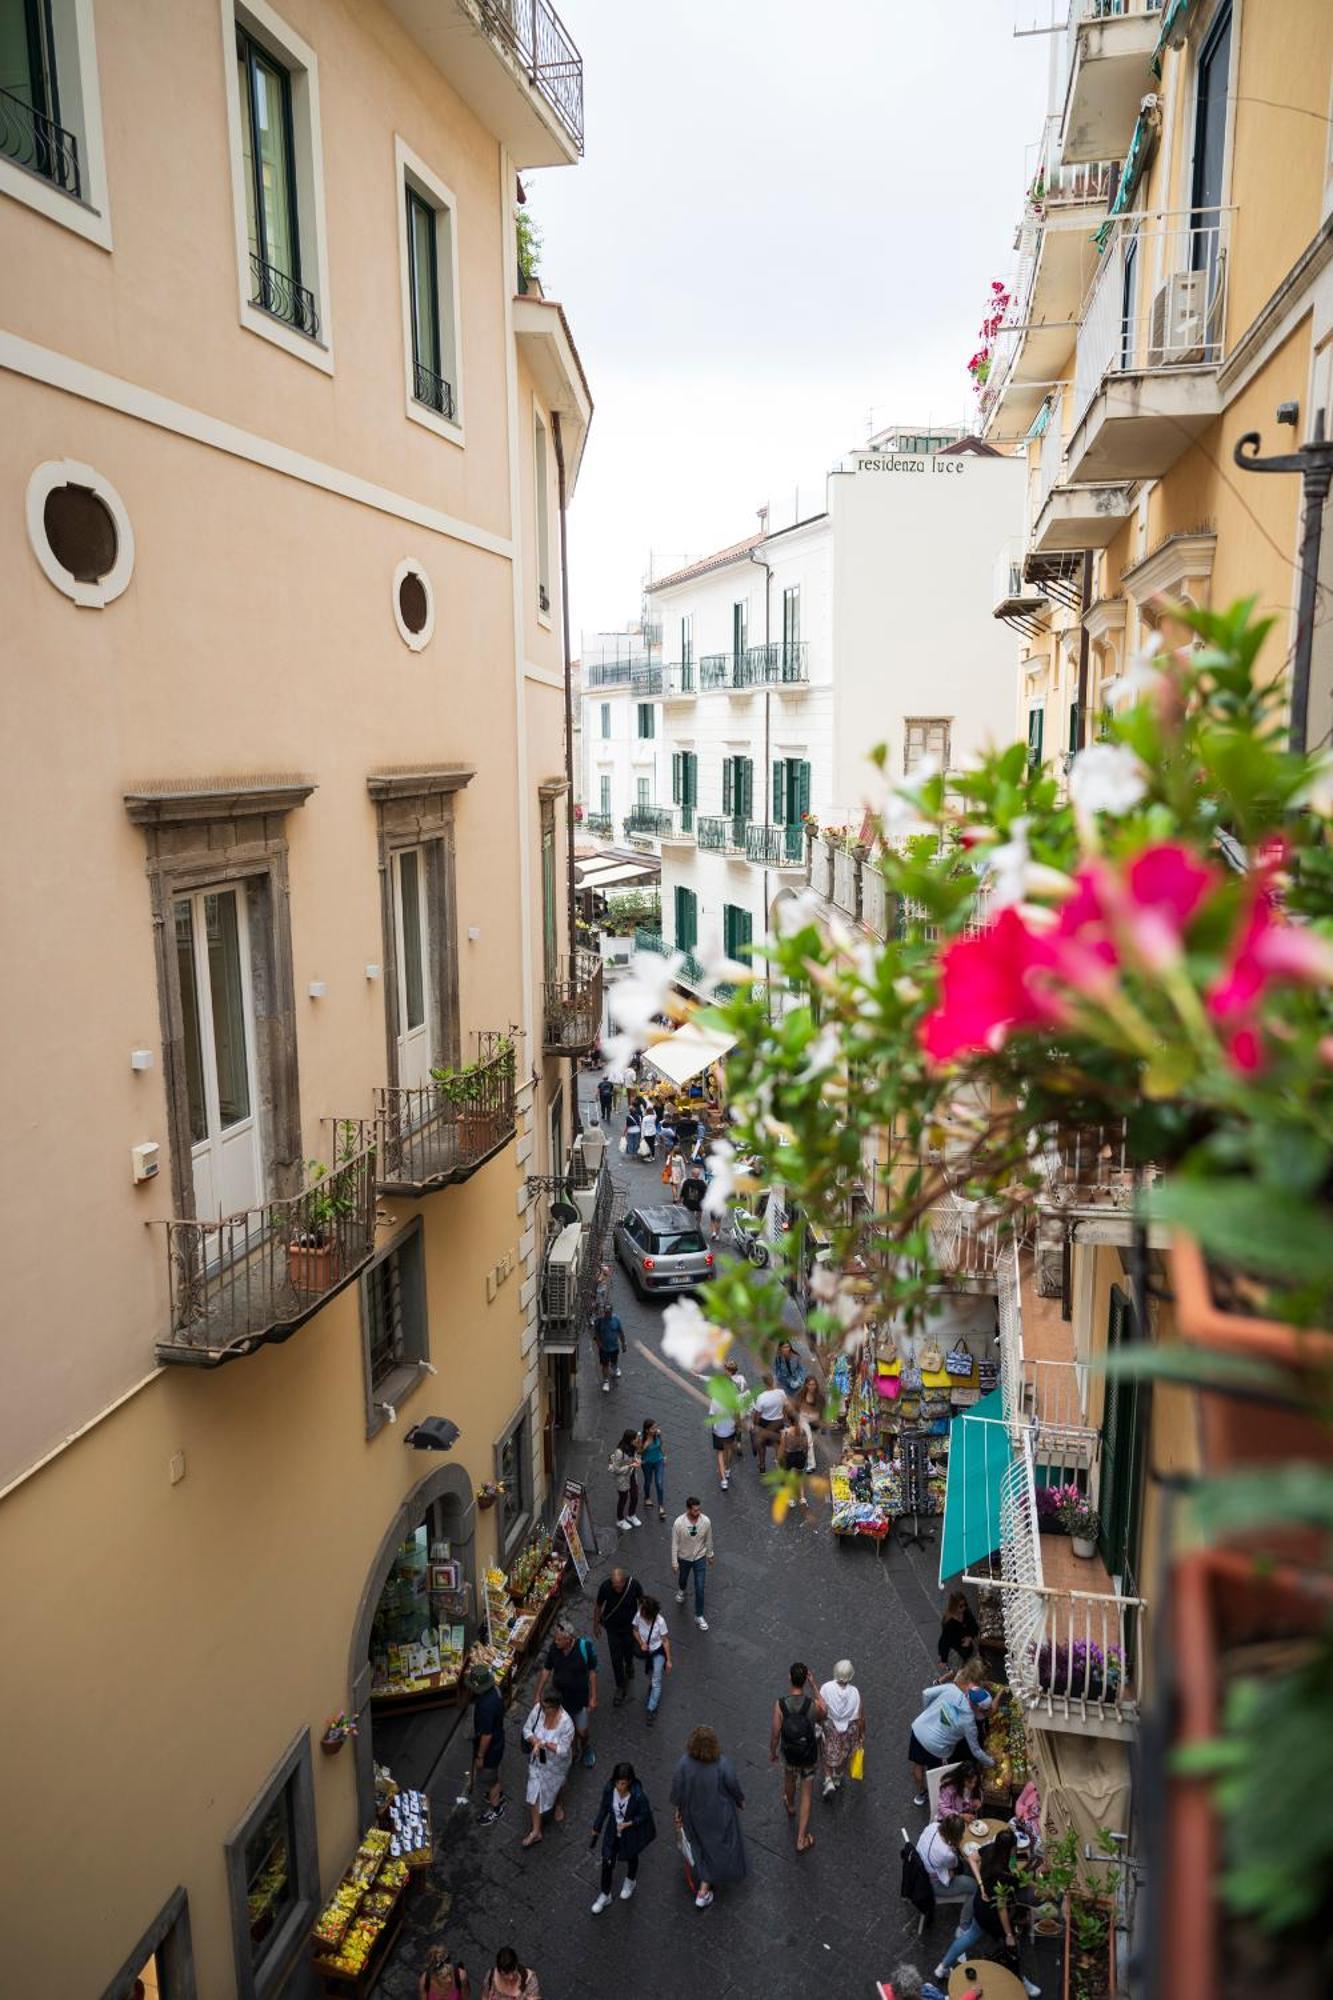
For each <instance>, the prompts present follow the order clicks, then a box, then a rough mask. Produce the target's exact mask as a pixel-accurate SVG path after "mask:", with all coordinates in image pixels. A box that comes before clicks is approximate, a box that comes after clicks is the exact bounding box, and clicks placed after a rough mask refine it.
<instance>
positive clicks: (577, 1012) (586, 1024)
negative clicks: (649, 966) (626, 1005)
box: [542, 951, 602, 1056]
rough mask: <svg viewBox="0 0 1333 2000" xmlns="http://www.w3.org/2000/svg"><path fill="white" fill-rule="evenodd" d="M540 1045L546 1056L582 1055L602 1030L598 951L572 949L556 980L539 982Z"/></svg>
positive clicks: (600, 974) (600, 968)
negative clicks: (540, 994)
mask: <svg viewBox="0 0 1333 2000" xmlns="http://www.w3.org/2000/svg"><path fill="white" fill-rule="evenodd" d="M542 1023H543V1027H542V1046H543V1048H544V1049H545V1050H546V1052H547V1054H548V1055H567V1056H572V1055H582V1054H583V1053H584V1051H585V1050H586V1049H590V1048H591V1047H592V1046H593V1043H594V1042H595V1041H596V1040H597V1037H598V1035H599V1034H600V1033H601V1029H602V959H601V954H600V952H595V951H576V952H575V953H574V955H573V957H572V958H570V959H567V960H566V962H565V966H564V970H563V972H562V975H561V976H560V977H559V978H558V979H548V980H546V981H544V982H543V985H542Z"/></svg>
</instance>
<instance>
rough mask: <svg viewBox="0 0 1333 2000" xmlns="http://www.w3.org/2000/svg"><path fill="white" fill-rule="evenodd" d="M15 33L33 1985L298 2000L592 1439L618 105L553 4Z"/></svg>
mask: <svg viewBox="0 0 1333 2000" xmlns="http://www.w3.org/2000/svg"><path fill="white" fill-rule="evenodd" d="M131 15H132V18H131ZM39 16H40V20H39V18H38V17H39ZM534 22H535V23H536V25H537V30H538V40H537V46H536V47H535V48H534V47H533V46H532V44H531V37H532V27H533V24H534ZM34 23H36V25H35V26H34V25H33V24H34ZM3 24H4V26H3V32H4V36H5V50H4V54H5V68H4V72H3V74H4V89H3V91H0V261H2V263H3V268H4V270H5V271H6V273H7V274H8V280H9V281H8V283H7V284H6V286H5V288H4V302H3V306H2V307H0V411H2V412H3V415H2V419H0V467H2V468H3V470H2V471H0V478H2V479H3V482H4V490H5V492H6V494H7V496H8V497H7V502H6V505H5V507H4V509H3V522H4V527H3V529H2V530H0V579H2V581H0V591H2V592H3V599H2V601H3V606H4V655H3V681H4V695H5V713H6V741H7V744H8V749H9V787H8V798H7V827H8V838H7V841H6V853H5V862H4V867H3V878H2V879H3V890H4V923H5V935H6V940H7V949H6V952H5V956H4V969H3V976H2V983H0V1018H3V1020H4V1022H5V1026H6V1035H7V1042H8V1047H9V1060H8V1062H7V1064H6V1068H5V1087H4V1121H3V1122H4V1127H5V1130H6V1132H7V1134H8V1137H9V1144H8V1145H7V1147H6V1149H5V1163H4V1169H3V1172H4V1180H5V1194H6V1200H5V1210H6V1213H7V1214H8V1215H9V1217H10V1224H9V1227H8V1229H7V1232H6V1241H5V1248H4V1257H5V1268H6V1286H5V1292H6V1300H5V1315H4V1349H3V1351H4V1382H5V1394H4V1397H3V1403H2V1405H0V1575H2V1576H3V1578H4V1589H5V1598H6V1605H7V1609H8V1619H7V1639H6V1644H5V1647H4V1659H3V1665H2V1666H0V1689H2V1690H3V1705H4V1710H5V1713H6V1716H7V1718H8V1723H7V1727H6V1730H5V1733H4V1750H3V1756H2V1761H0V1769H2V1770H3V1778H4V1789H5V1795H6V1797H7V1799H8V1800H9V1801H10V1829H9V1834H8V1836H7V1838H6V1841H5V1850H6V1859H5V1865H4V1869H3V1871H2V1873H3V1887H0V1930H3V1934H4V1939H5V1944H4V1963H5V1982H6V1983H7V1984H8V1983H9V1982H13V1990H14V1991H15V1992H20V1991H21V1992H32V1993H36V1992H43V1993H48V1994H52V1995H57V1994H58V1995H61V1996H69V2000H74V1996H76V1995H78V1996H83V1995H97V1994H102V1993H105V1994H107V1995H109V1996H110V1995H118V1994H120V1993H123V1992H126V1991H128V1990H129V1987H130V1986H131V1985H132V1983H133V1977H134V1974H135V1973H136V1972H137V1971H138V1970H139V1969H140V1968H141V1967H142V1966H143V1965H144V1964H145V1963H146V1962H147V1961H149V1960H151V1959H152V1958H153V1957H154V1954H155V1955H156V1972H157V1975H158V1978H159V1981H160V1985H161V1990H162V1992H163V1993H164V1994H166V1995H169V1996H173V2000H178V1996H184V1995H191V1994H194V1993H196V1992H198V1993H200V1994H203V1995H207V1996H210V1997H211V1996H215V1995H216V1996H228V1995H232V1994H237V1995H242V1996H249V1995H268V1994H271V1993H276V1992H278V1991H280V1990H285V1989H288V1988H291V1987H292V1984H293V1978H294V1975H296V1974H297V1970H298V1968H299V1967H300V1966H301V1964H302V1963H303V1960H304V1959H305V1957H306V1955H307V1937H308V1928H309V1922H310V1919H311V1916H312V1914H313V1912H314V1910H315V1909H316V1908H317V1906H318V1901H319V1899H320V1897H321V1893H322V1892H327V1891H328V1889H329V1888H330V1886H331V1884H332V1883H333V1882H334V1881H335V1880H336V1879H337V1877H338V1875H339V1873H340V1871H341V1870H342V1868H343V1867H344V1865H345V1864H346V1861H347V1859H348V1856H349V1854H350V1852H351V1850H352V1848H353V1846H354V1844H355V1841H356V1838H357V1835H358V1831H359V1829H360V1828H362V1827H363V1826H364V1825H365V1824H366V1822H367V1819H368V1816H369V1811H370V1805H371V1758H372V1752H373V1747H374V1735H375V1731H374V1723H373V1718H372V1710H371V1706H370V1700H369V1685H370V1669H369V1664H368V1658H367V1653H368V1638H369V1621H370V1618H371V1615H372V1613H373V1611H374V1609H375V1605H376V1602H377V1599H378V1594H379V1591H380V1587H381V1585H382V1584H383V1583H384V1580H385V1578H386V1576H387V1574H388V1571H389V1568H390V1565H391V1563H392V1561H393V1557H394V1554H395V1551H396V1550H397V1548H398V1546H399V1544H400V1543H401V1542H402V1541H403V1539H404V1537H405V1536H407V1535H410V1534H411V1533H412V1532H413V1531H414V1530H415V1529H417V1528H418V1527H420V1526H422V1525H425V1526H427V1527H428V1529H429V1531H430V1534H431V1536H432V1538H433V1539H434V1538H439V1539H447V1540H449V1541H450V1542H451V1543H452V1545H453V1551H454V1555H455V1556H456V1557H457V1558H459V1559H461V1561H462V1562H463V1565H464V1570H465V1573H466V1575H467V1576H468V1577H469V1578H470V1579H471V1580H472V1581H473V1582H474V1583H475V1581H476V1578H477V1577H478V1575H479V1573H480V1570H481V1568H482V1566H483V1565H484V1564H486V1563H488V1562H491V1561H492V1560H494V1559H503V1557H504V1556H505V1554H506V1552H507V1551H510V1550H512V1549H515V1548H517V1547H518V1546H519V1545H520V1543H521V1542H522V1540H523V1538H524V1536H525V1534H526V1532H527V1530H528V1528H529V1527H530V1526H531V1524H532V1523H533V1522H535V1521H536V1520H537V1519H538V1517H539V1516H541V1515H542V1513H543V1512H544V1511H545V1510H547V1508H548V1506H549V1501H550V1492H551V1485H552V1477H553V1468H554V1466H555V1464H556V1462H557V1459H558V1453H559V1439H560V1427H561V1425H563V1424H567V1423H568V1421H569V1418H570V1413H571V1404H572V1395H573V1384H572V1364H571V1362H570V1360H569V1358H568V1356H567V1355H564V1356H559V1357H557V1356H553V1355H548V1354H547V1353H545V1352H544V1351H543V1340H542V1328H541V1323H540V1317H539V1278H540V1262H541V1256H542V1250H543V1234H544V1230H545V1224H546V1206H545V1204H546V1197H545V1195H544V1194H543V1193H541V1192H540V1191H537V1190H534V1189H533V1188H532V1187H530V1185H529V1176H534V1175H544V1176H549V1175H551V1174H552V1173H554V1172H559V1171H563V1169H564V1166H565V1163H566V1156H567V1154H568V1151H569V1146H570V1141H571V1136H572V1134H571V1127H572V1103H571V1094H572V1089H573V1082H572V1076H571V1072H570V1067H569V1063H568V1060H567V1056H568V1054H569V1053H570V1052H572V1051H573V1050H575V1049H576V1048H577V1047H579V1046H580V1045H581V1044H582V1043H583V1042H585V1041H586V1040H587V1039H588V1038H589V1034H590V1031H586V1022H585V1020H584V1018H583V1015H582V1014H581V1013H580V1002H581V1000H583V999H586V998H588V997H589V996H588V994H587V992H586V991H585V988H586V986H587V985H588V982H587V981H585V980H583V979H582V978H581V976H578V975H577V972H576V976H575V978H574V981H573V983H572V984H571V983H570V968H569V966H568V964H567V962H566V959H567V953H568V928H567V912H568V899H567V894H566V882H567V875H566V865H567V841H566V824H567V822H566V804H567V800H566V784H567V777H568V769H567V761H566V749H565V740H564V738H565V690H564V666H565V646H564V638H563V632H562V623H563V618H562V610H563V607H562V596H561V564H560V555H561V534H562V508H563V503H564V502H565V501H567V500H568V498H569V497H570V496H571V495H572V494H573V491H574V487H575V483H576V480H577V476H578V469H579V461H580V457H581V454H582V450H583V444H584V438H585V435H586V432H587V428H588V423H589V420H590V415H591V403H590V399H589V394H588V389H587V385H586V382H585V380H584V377H583V373H582V369H581V367H580V364H579V360H578V356H577V353H576V351H575V349H574V345H573V342H572V339H571V337H570V333H569V328H568V326H567V324H566V321H565V317H564V314H563V312H562V311H561V309H560V307H559V306H558V305H557V304H555V303H554V302H553V301H550V300H547V299H545V298H543V297H542V296H541V294H540V290H539V289H538V290H537V291H535V292H529V293H526V294H524V295H522V296H519V295H518V292H517V284H516V258H515V243H514V201H515V191H516V175H517V170H518V169H520V168H524V167H528V166H537V165H556V164H560V163H572V162H573V161H574V160H576V159H577V157H578V156H579V154H580V152H581V150H582V69H581V63H580V60H579V57H578V53H577V50H575V49H574V48H573V47H572V45H571V44H569V42H568V40H567V37H565V35H564V31H563V29H562V28H561V27H560V24H559V22H558V20H557V19H556V17H555V16H554V14H553V13H552V11H551V9H550V7H549V6H548V5H547V0H538V4H537V6H536V8H535V11H534V10H531V9H528V8H524V9H523V10H522V11H521V15H520V13H519V11H517V10H514V9H512V8H511V7H508V6H504V5H496V4H491V0H435V4H433V5H431V6H421V5H418V4H415V0H354V4H352V5H342V6H333V5H330V4H327V0H283V6H282V11H281V12H279V11H277V10H275V9H274V8H273V7H271V6H270V5H268V4H267V0H172V4H167V0H148V4H147V5H145V6H142V7H139V8H136V9H134V10H130V11H128V12H127V11H126V10H123V9H118V8H115V7H112V6H109V5H107V4H106V0H51V4H50V6H49V8H48V9H46V10H42V9H29V10H27V12H26V13H25V10H24V9H22V8H17V9H14V8H6V9H5V10H4V12H3ZM48 30H49V32H48ZM11 43H12V44H13V46H10V44H11ZM11 79H13V80H14V81H13V83H12V86H11ZM592 1019H593V1024H594V1026H595V1020H596V1014H595V1011H594V1013H593V1016H592ZM479 1062H480V1064H481V1067H480V1068H478V1069H473V1068H472V1067H471V1066H472V1065H475V1064H478V1063H479ZM441 1066H443V1067H444V1068H446V1069H448V1070H453V1071H455V1072H457V1071H463V1072H464V1074H462V1075H459V1076H456V1078H455V1080H454V1081H453V1082H452V1083H451V1084H450V1085H449V1086H448V1087H447V1088H446V1089H444V1090H440V1089H438V1088H437V1086H436V1084H435V1082H434V1081H433V1078H432V1075H431V1072H432V1069H433V1068H438V1067H441ZM43 1106H45V1109H44V1110H43V1109H42V1107H43ZM39 1111H40V1113H41V1115H40V1116H39V1115H38V1114H39ZM316 1162H318V1163H320V1167H322V1168H324V1169H328V1170H329V1171H328V1173H327V1174H325V1175H324V1177H323V1178H321V1177H320V1167H316V1166H315V1165H314V1164H313V1163H316ZM428 1416H438V1417H444V1418H447V1419H448V1420H450V1422H452V1423H453V1424H454V1425H456V1426H457V1428H458V1433H459V1435H458V1438H457V1441H456V1442H455V1443H454V1445H453V1448H452V1450H451V1451H449V1452H447V1453H446V1454H445V1455H443V1456H437V1455H433V1454H431V1453H430V1452H426V1451H420V1450H417V1449H413V1448H409V1447H408V1445H407V1437H408V1433H409V1430H410V1428H411V1427H412V1426H413V1425H414V1424H415V1423H416V1422H418V1421H419V1420H421V1419H424V1418H426V1417H428ZM487 1481H503V1482H504V1484H505V1485H506V1486H507V1489H508V1490H507V1492H505V1493H504V1494H503V1495H502V1496H501V1499H500V1501H499V1503H498V1504H497V1505H495V1506H494V1507H493V1508H491V1509H490V1510H489V1511H478V1510H477V1509H476V1508H475V1506H474V1500H473V1495H474V1492H475V1490H476V1489H477V1488H478V1487H480V1486H481V1485H482V1484H483V1483H484V1482H487ZM342 1710H353V1711H355V1712H356V1713H357V1714H358V1715H359V1718H360V1722H361V1733H360V1736H359V1737H358V1739H357V1740H356V1741H355V1743H354V1744H352V1745H351V1746H350V1747H349V1748H347V1749H346V1750H345V1751H344V1752H343V1753H342V1754H341V1755H338V1756H334V1757H322V1756H320V1755H319V1753H318V1749H317V1748H316V1747H315V1746H316V1745H317V1741H318V1738H319V1736H320V1734H321V1731H322V1729H323V1726H324V1723H325V1721H326V1719H327V1718H328V1717H329V1716H331V1715H333V1714H335V1713H336V1712H338V1711H342ZM20 1802H21V1803H20ZM261 1865H262V1868H263V1870H264V1871H265V1880H264V1883H263V1884H262V1885H260V1886H259V1887H257V1886H256V1880H255V1871H256V1869H257V1868H258V1867H260V1866H261ZM257 1909H258V1916H256V1910H257ZM295 1983H296V1984H297V1985H299V1984H300V1978H299V1976H297V1977H296V1981H295Z"/></svg>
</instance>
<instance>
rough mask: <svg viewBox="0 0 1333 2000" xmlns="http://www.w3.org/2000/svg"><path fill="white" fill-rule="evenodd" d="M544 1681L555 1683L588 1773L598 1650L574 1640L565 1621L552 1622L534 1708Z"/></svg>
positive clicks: (593, 1755) (586, 1641)
mask: <svg viewBox="0 0 1333 2000" xmlns="http://www.w3.org/2000/svg"><path fill="white" fill-rule="evenodd" d="M547 1681H554V1682H555V1691H556V1693H557V1694H558V1695H559V1697H560V1700H561V1703H562V1705H563V1707H564V1711H565V1714H566V1715H567V1716H569V1718H570V1720H571V1721H572V1722H573V1724H574V1734H575V1737H576V1738H577V1742H578V1748H579V1751H580V1753H581V1755H582V1758H583V1762H584V1763H585V1764H586V1765H587V1766H588V1768H589V1769H591V1768H592V1766H593V1765H594V1764H595V1763H596V1762H597V1752H596V1751H595V1750H594V1749H593V1747H592V1745H591V1744H590V1743H589V1741H588V1729H589V1718H590V1717H591V1715H592V1711H593V1710H594V1709H595V1708H596V1706H597V1648H596V1646H594V1645H593V1643H592V1640H591V1639H576V1638H575V1636H574V1627H573V1626H572V1625H571V1624H570V1622H569V1620H568V1618H557V1619H556V1621H555V1629H554V1631H553V1632H552V1634H551V1649H550V1651H549V1652H548V1653H547V1655H546V1659H545V1661H544V1662H543V1665H542V1670H541V1672H540V1674H538V1676H537V1691H536V1693H535V1694H534V1695H533V1698H532V1699H533V1702H534V1705H535V1704H536V1703H538V1702H540V1700H541V1698H542V1691H543V1689H544V1688H545V1686H546V1683H547Z"/></svg>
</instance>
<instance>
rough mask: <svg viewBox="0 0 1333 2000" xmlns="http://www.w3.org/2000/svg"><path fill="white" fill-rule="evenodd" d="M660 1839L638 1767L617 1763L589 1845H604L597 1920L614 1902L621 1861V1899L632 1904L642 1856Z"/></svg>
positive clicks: (595, 1911)
mask: <svg viewBox="0 0 1333 2000" xmlns="http://www.w3.org/2000/svg"><path fill="white" fill-rule="evenodd" d="M656 1838H657V1827H656V1825H655V1823H654V1821H653V1809H652V1807H651V1806H650V1805H649V1803H648V1794H647V1793H646V1792H645V1791H644V1789H643V1786H642V1785H641V1784H640V1783H639V1780H638V1778H637V1777H636V1776H635V1772H634V1766H633V1765H632V1764H617V1765H616V1768H615V1770H614V1771H613V1772H612V1773H611V1782H610V1784H609V1785H607V1786H606V1788H605V1790H604V1791H603V1793H602V1803H601V1804H600V1806H598V1808H597V1817H596V1819H595V1820H594V1821H593V1823H592V1839H591V1840H590V1841H589V1843H588V1845H589V1846H590V1847H596V1845H597V1843H598V1840H599V1839H600V1841H601V1843H602V1886H601V1890H600V1892H599V1894H598V1897H597V1901H596V1902H595V1903H594V1904H593V1906H592V1913H593V1915H594V1916H595V1917H600V1916H601V1914H602V1911H603V1910H604V1909H606V1908H607V1906H608V1904H609V1903H610V1901H611V1890H612V1887H613V1885H614V1882H615V1875H616V1863H617V1862H618V1861H623V1862H624V1864H625V1880H624V1882H623V1883H622V1885H621V1890H620V1900H621V1902H622V1903H627V1902H628V1901H629V1899H630V1897H631V1896H632V1895H633V1894H634V1891H635V1888H636V1886H637V1884H638V1880H639V1856H640V1855H641V1854H642V1853H643V1850H644V1848H645V1847H647V1846H648V1844H649V1842H650V1841H654V1840H656Z"/></svg>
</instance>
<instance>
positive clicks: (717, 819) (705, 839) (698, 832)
mask: <svg viewBox="0 0 1333 2000" xmlns="http://www.w3.org/2000/svg"><path fill="white" fill-rule="evenodd" d="M749 824H750V822H749V821H748V820H747V819H738V818H736V817H735V816H734V815H733V814H731V813H728V814H726V815H708V814H704V815H701V816H700V817H699V818H698V819H697V820H696V821H695V823H694V829H695V839H696V840H697V842H698V844H699V846H700V847H701V848H703V849H705V850H706V851H707V852H708V853H710V854H742V855H743V854H744V853H745V837H746V833H747V830H748V828H749Z"/></svg>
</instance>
